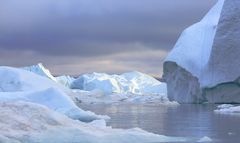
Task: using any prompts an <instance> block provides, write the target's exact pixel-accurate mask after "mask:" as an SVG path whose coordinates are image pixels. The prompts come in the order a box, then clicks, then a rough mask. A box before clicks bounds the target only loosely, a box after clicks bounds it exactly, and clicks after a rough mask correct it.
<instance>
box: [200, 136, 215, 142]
mask: <svg viewBox="0 0 240 143" xmlns="http://www.w3.org/2000/svg"><path fill="white" fill-rule="evenodd" d="M212 141H213V140H212V139H211V138H209V137H207V136H205V137H202V138H201V139H200V140H198V141H197V142H199V143H207V142H212Z"/></svg>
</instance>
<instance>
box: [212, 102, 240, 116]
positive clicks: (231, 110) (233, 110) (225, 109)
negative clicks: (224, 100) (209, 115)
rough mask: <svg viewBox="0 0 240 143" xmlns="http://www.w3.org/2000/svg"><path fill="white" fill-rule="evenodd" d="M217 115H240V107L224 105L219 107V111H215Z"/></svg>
mask: <svg viewBox="0 0 240 143" xmlns="http://www.w3.org/2000/svg"><path fill="white" fill-rule="evenodd" d="M214 112H215V113H220V114H235V115H240V106H234V105H231V104H223V105H220V106H218V109H216V110H214Z"/></svg>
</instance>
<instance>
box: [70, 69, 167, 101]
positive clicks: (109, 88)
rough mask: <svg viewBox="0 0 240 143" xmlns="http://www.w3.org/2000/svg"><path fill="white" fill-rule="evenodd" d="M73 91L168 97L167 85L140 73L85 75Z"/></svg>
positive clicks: (74, 83)
mask: <svg viewBox="0 0 240 143" xmlns="http://www.w3.org/2000/svg"><path fill="white" fill-rule="evenodd" d="M71 87H72V88H73V89H80V90H85V91H94V90H99V91H102V92H103V93H104V94H106V95H109V94H112V93H132V94H137V95H157V94H158V95H162V96H167V91H166V84H165V83H161V82H160V81H158V80H156V79H155V78H153V77H151V76H149V75H146V74H143V73H140V72H136V71H135V72H129V73H123V74H121V75H109V74H105V73H92V74H84V75H82V76H80V77H79V78H77V79H76V80H75V81H73V83H72V86H71Z"/></svg>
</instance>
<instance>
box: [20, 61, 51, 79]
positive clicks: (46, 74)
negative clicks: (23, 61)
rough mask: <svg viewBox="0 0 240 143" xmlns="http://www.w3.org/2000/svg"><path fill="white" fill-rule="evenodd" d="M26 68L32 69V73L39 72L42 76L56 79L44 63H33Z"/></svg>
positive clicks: (25, 68)
mask: <svg viewBox="0 0 240 143" xmlns="http://www.w3.org/2000/svg"><path fill="white" fill-rule="evenodd" d="M23 69H24V70H27V71H30V72H32V73H35V74H38V75H40V76H44V77H47V78H49V79H51V80H53V81H56V79H55V77H54V76H53V75H52V74H51V72H50V71H49V70H48V69H46V68H45V67H44V66H43V64H42V63H38V64H37V65H32V66H28V67H23Z"/></svg>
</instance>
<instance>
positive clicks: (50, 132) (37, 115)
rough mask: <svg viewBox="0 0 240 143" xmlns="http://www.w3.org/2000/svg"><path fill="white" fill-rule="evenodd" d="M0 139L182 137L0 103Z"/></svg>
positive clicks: (119, 142) (60, 141) (82, 141)
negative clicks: (120, 127)
mask: <svg viewBox="0 0 240 143" xmlns="http://www.w3.org/2000/svg"><path fill="white" fill-rule="evenodd" d="M0 112H1V114H0V142H4V143H8V142H9V143H21V142H24V143H28V142H29V143H46V142H47V143H56V142H57V143H66V142H74V143H86V142H87V143H96V142H97V143H112V142H114V143H138V142H141V143H150V142H185V141H187V139H186V138H183V137H168V136H164V135H156V134H153V133H149V132H146V131H143V130H141V129H138V128H135V129H128V130H123V129H112V128H111V127H107V126H105V124H106V123H104V121H103V120H100V121H94V122H91V123H84V122H81V121H77V120H72V119H70V118H68V117H67V116H65V115H63V114H60V113H58V112H55V111H53V110H50V109H49V108H47V107H46V106H43V105H40V104H35V103H30V102H22V101H14V102H0Z"/></svg>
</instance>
